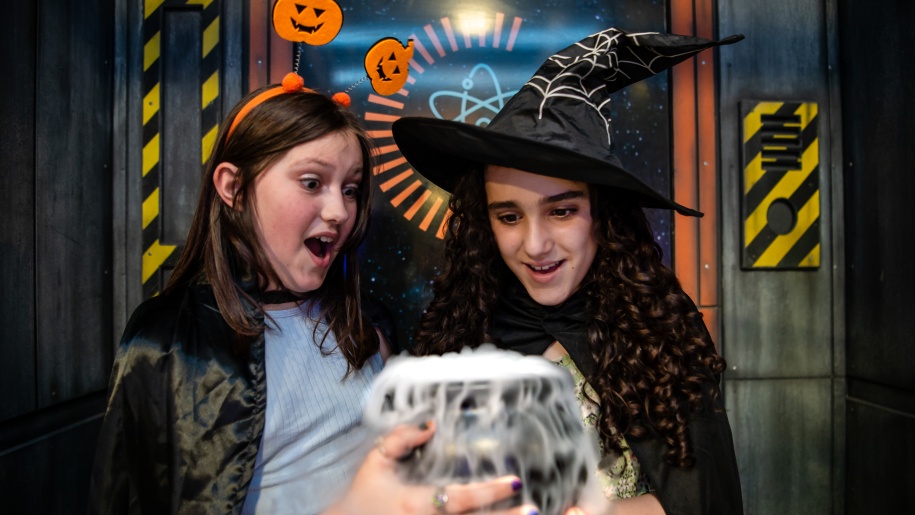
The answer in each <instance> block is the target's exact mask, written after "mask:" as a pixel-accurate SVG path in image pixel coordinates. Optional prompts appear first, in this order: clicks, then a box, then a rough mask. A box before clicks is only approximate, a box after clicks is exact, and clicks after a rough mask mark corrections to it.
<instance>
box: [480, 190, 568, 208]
mask: <svg viewBox="0 0 915 515" xmlns="http://www.w3.org/2000/svg"><path fill="white" fill-rule="evenodd" d="M584 196H585V192H584V191H581V190H570V191H565V192H563V193H557V194H556V195H550V196H549V197H543V198H541V199H540V202H539V204H540V205H541V206H543V205H546V204H553V203H556V202H562V201H563V200H571V199H578V198H584ZM513 207H517V204H516V203H515V201H514V200H503V201H501V202H490V203H489V205H488V208H489V210H490V211H492V210H495V209H507V208H513Z"/></svg>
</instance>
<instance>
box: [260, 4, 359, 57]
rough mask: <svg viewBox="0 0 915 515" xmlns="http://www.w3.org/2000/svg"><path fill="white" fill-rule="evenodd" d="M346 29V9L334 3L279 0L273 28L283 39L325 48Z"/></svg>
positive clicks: (275, 6) (275, 5)
mask: <svg viewBox="0 0 915 515" xmlns="http://www.w3.org/2000/svg"><path fill="white" fill-rule="evenodd" d="M342 26H343V10H342V9H340V6H339V5H338V4H337V2H335V1H334V0H277V1H276V4H274V5H273V28H274V29H275V30H276V33H277V34H279V36H280V37H281V38H283V39H286V40H289V41H293V42H297V43H306V44H309V45H316V46H318V45H325V44H327V43H330V42H331V41H332V40H333V39H334V38H335V37H337V34H338V33H339V32H340V28H341V27H342Z"/></svg>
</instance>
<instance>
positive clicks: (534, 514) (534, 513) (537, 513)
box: [527, 510, 540, 515]
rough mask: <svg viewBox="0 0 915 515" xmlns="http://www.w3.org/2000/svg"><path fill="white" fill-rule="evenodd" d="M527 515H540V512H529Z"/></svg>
mask: <svg viewBox="0 0 915 515" xmlns="http://www.w3.org/2000/svg"><path fill="white" fill-rule="evenodd" d="M527 515H540V512H539V511H537V510H531V511H529V512H527Z"/></svg>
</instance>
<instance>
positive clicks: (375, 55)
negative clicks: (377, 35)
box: [365, 38, 413, 96]
mask: <svg viewBox="0 0 915 515" xmlns="http://www.w3.org/2000/svg"><path fill="white" fill-rule="evenodd" d="M410 59H413V40H412V39H408V40H407V45H406V46H403V45H401V43H400V41H398V40H397V39H395V38H384V39H382V40H379V41H378V42H377V43H375V44H374V45H372V48H370V49H369V51H368V52H367V53H366V54H365V72H366V73H367V74H368V76H369V78H370V79H372V89H374V90H375V92H376V93H378V94H379V95H385V96H387V95H393V94H394V93H397V92H398V91H400V89H401V88H402V87H403V85H404V84H405V83H406V82H407V75H409V73H410Z"/></svg>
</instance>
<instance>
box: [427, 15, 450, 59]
mask: <svg viewBox="0 0 915 515" xmlns="http://www.w3.org/2000/svg"><path fill="white" fill-rule="evenodd" d="M423 28H424V29H426V35H428V36H429V39H431V40H432V46H434V47H435V51H436V52H438V56H439V57H445V49H444V48H442V42H441V41H439V40H438V34H436V33H435V31H434V30H433V29H432V24H431V23H430V24H428V25H426V26H425V27H423Z"/></svg>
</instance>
